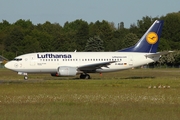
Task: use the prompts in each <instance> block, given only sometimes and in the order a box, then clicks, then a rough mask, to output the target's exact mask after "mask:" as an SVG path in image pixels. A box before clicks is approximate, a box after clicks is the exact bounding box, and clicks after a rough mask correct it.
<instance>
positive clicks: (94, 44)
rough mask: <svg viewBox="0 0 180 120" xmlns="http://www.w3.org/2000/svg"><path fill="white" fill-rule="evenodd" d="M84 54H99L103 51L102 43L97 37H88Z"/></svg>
mask: <svg viewBox="0 0 180 120" xmlns="http://www.w3.org/2000/svg"><path fill="white" fill-rule="evenodd" d="M85 51H86V52H101V51H104V46H103V41H102V40H101V39H100V37H99V36H94V37H90V38H89V39H88V40H87V43H86V47H85Z"/></svg>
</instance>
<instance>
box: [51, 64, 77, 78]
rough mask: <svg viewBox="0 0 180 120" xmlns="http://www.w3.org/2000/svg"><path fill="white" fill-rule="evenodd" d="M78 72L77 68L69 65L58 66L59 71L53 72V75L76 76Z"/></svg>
mask: <svg viewBox="0 0 180 120" xmlns="http://www.w3.org/2000/svg"><path fill="white" fill-rule="evenodd" d="M77 73H78V71H77V68H75V67H69V66H61V67H58V69H57V73H51V76H75V75H76V74H77Z"/></svg>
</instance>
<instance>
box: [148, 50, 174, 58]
mask: <svg viewBox="0 0 180 120" xmlns="http://www.w3.org/2000/svg"><path fill="white" fill-rule="evenodd" d="M172 52H173V51H165V52H157V53H154V54H149V55H145V56H146V57H156V56H161V55H165V54H168V53H172Z"/></svg>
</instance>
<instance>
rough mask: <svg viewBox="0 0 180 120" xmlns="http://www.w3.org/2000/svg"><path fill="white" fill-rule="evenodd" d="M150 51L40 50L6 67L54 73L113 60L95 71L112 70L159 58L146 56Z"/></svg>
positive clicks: (28, 71) (23, 70) (15, 69)
mask: <svg viewBox="0 0 180 120" xmlns="http://www.w3.org/2000/svg"><path fill="white" fill-rule="evenodd" d="M149 54H151V53H136V52H40V53H29V54H24V55H21V56H18V57H16V59H15V60H12V61H10V62H8V63H7V64H6V67H7V68H9V69H11V70H13V71H17V72H25V73H56V72H57V69H58V67H60V66H70V67H77V68H78V67H81V66H84V65H91V64H96V63H102V62H109V61H115V62H113V63H111V64H110V65H108V66H107V67H102V68H100V69H96V71H95V72H112V71H118V70H124V69H129V68H133V67H138V66H142V65H144V64H148V63H151V62H155V61H157V60H158V59H159V56H156V57H146V55H149Z"/></svg>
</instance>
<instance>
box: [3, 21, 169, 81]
mask: <svg viewBox="0 0 180 120" xmlns="http://www.w3.org/2000/svg"><path fill="white" fill-rule="evenodd" d="M162 27H163V21H162V20H156V21H155V22H154V23H153V24H152V25H151V27H150V28H149V29H148V30H147V31H146V33H145V34H144V35H143V36H142V37H141V39H140V40H139V41H138V42H137V43H136V44H135V45H134V46H132V47H129V48H125V49H122V50H118V51H116V52H39V53H29V54H24V55H20V56H17V57H15V58H14V59H13V60H11V61H9V62H8V63H6V64H5V67H6V68H8V69H10V70H13V71H16V72H17V73H18V74H19V75H24V79H25V80H26V79H28V76H27V75H28V73H49V74H51V75H52V76H76V75H77V74H80V78H81V79H90V75H89V74H88V73H103V72H113V71H120V70H125V69H130V68H134V67H138V66H142V65H145V64H148V63H152V62H156V61H158V60H159V58H160V56H161V55H162V54H166V53H164V52H156V51H157V48H158V44H159V39H160V35H161V32H162Z"/></svg>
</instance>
